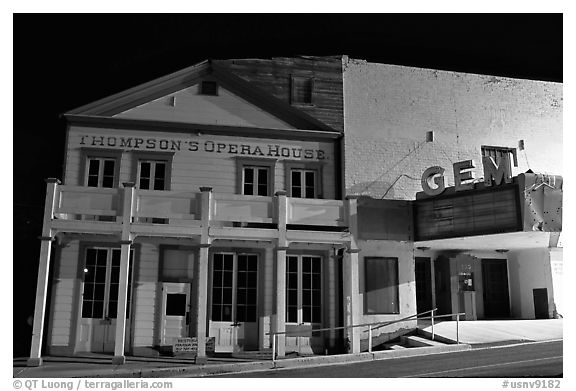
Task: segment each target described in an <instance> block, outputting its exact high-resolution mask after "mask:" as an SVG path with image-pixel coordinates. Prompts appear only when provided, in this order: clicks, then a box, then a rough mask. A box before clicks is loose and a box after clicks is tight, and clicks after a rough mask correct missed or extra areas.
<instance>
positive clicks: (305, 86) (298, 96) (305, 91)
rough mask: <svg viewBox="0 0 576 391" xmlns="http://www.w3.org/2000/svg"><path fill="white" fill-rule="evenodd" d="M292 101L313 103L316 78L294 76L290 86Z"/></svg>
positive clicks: (299, 103) (293, 102) (294, 102)
mask: <svg viewBox="0 0 576 391" xmlns="http://www.w3.org/2000/svg"><path fill="white" fill-rule="evenodd" d="M290 87H291V88H290V90H291V95H290V97H291V98H290V103H292V104H296V105H312V104H313V103H314V102H313V100H312V97H313V92H314V79H312V78H311V77H299V76H292V83H291V86H290Z"/></svg>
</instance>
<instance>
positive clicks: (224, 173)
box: [65, 127, 336, 199]
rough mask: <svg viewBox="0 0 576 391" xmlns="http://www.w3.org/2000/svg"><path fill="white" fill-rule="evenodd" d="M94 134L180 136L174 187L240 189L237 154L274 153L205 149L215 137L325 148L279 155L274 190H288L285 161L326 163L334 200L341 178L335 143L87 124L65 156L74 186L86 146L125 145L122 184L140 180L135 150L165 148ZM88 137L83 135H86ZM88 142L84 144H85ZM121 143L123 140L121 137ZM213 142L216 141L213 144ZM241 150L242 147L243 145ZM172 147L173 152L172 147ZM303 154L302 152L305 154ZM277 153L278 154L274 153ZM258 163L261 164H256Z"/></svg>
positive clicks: (264, 147) (263, 145)
mask: <svg viewBox="0 0 576 391" xmlns="http://www.w3.org/2000/svg"><path fill="white" fill-rule="evenodd" d="M92 136H95V137H101V136H104V137H105V139H106V140H107V139H108V137H113V138H116V140H119V138H120V137H124V138H129V137H131V138H133V139H134V138H136V137H138V138H143V139H155V140H168V141H180V144H181V149H180V150H179V151H173V152H174V157H173V162H172V171H171V189H172V190H179V191H180V190H183V191H198V188H199V187H201V186H210V187H212V188H213V189H214V191H215V192H222V193H228V194H237V193H238V189H237V186H238V185H237V179H236V175H237V165H238V164H239V163H238V159H239V158H241V159H245V158H247V159H249V158H251V157H252V158H270V157H269V156H259V155H256V156H252V155H247V154H245V155H242V154H241V153H238V154H230V153H227V151H222V152H221V153H218V152H206V151H205V150H204V143H206V142H208V143H210V142H214V143H215V144H218V143H221V144H227V145H229V144H231V143H232V144H237V145H238V146H241V145H242V144H245V145H249V146H251V148H252V152H254V151H255V149H256V147H259V148H260V150H261V151H262V152H263V153H264V154H265V155H267V154H268V153H269V145H272V146H277V145H278V146H280V147H283V148H290V149H292V148H298V149H302V150H313V151H317V150H322V151H323V153H324V157H325V158H324V159H321V160H318V159H316V157H317V153H316V152H314V157H315V158H314V159H304V158H303V157H301V158H300V159H298V158H296V159H295V158H293V157H290V158H282V157H277V159H278V160H277V164H276V169H275V172H274V181H275V186H274V188H275V190H276V191H277V190H287V189H286V184H285V182H286V181H285V176H286V172H285V166H284V162H287V161H289V162H294V161H295V160H296V161H300V162H304V163H305V162H310V163H317V162H319V161H320V162H322V163H323V169H322V171H323V175H322V178H323V183H322V190H323V197H324V198H326V199H333V198H334V197H335V194H336V180H335V165H334V145H333V144H332V143H330V142H317V141H294V140H274V139H255V138H246V137H231V136H216V135H202V136H197V135H196V134H184V133H181V134H180V133H167V132H137V131H128V130H122V131H120V130H109V129H91V128H85V127H71V129H70V134H69V148H70V149H69V151H68V153H67V160H66V173H65V183H66V184H70V185H80V186H83V185H84V172H81V171H82V169H83V167H84V162H83V161H82V159H83V158H84V157H83V153H82V147H87V148H100V149H103V150H120V151H121V150H124V153H123V154H122V159H121V165H120V173H119V180H118V183H119V184H121V183H123V182H133V181H135V180H136V178H134V177H133V176H134V173H135V171H136V170H134V169H133V164H134V163H135V156H134V153H142V152H147V151H150V152H162V151H161V150H159V148H156V149H154V150H152V149H150V150H146V149H143V148H142V145H140V148H139V149H134V148H132V149H130V148H128V149H126V148H120V147H118V146H115V147H109V146H106V145H105V146H100V145H94V146H93V145H92V141H91V140H92ZM82 137H84V138H82ZM82 142H83V144H82ZM188 143H198V150H197V151H190V150H188V149H189V148H190V144H188ZM116 144H117V145H118V142H116ZM209 145H211V144H209ZM238 149H239V152H240V148H238ZM167 152H172V151H170V150H168V151H167ZM301 154H302V155H303V152H302V153H301ZM273 158H276V157H273ZM255 164H257V163H255Z"/></svg>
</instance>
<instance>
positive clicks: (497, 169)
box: [482, 154, 512, 186]
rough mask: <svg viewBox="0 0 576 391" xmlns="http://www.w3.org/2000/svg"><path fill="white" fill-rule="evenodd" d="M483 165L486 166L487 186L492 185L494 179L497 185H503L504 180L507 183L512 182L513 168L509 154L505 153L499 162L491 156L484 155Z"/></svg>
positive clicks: (485, 181)
mask: <svg viewBox="0 0 576 391" xmlns="http://www.w3.org/2000/svg"><path fill="white" fill-rule="evenodd" d="M482 165H483V166H484V184H485V185H486V186H492V181H494V183H495V184H496V185H501V184H502V180H504V182H505V183H512V169H511V167H510V157H509V156H508V154H504V155H503V156H502V157H501V158H500V159H498V164H496V162H494V159H493V158H492V157H491V156H483V157H482Z"/></svg>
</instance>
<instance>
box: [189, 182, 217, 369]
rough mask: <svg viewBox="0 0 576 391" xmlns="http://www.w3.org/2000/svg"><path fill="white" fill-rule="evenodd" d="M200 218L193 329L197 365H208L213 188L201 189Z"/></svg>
mask: <svg viewBox="0 0 576 391" xmlns="http://www.w3.org/2000/svg"><path fill="white" fill-rule="evenodd" d="M200 191H201V195H200V216H201V220H202V234H201V237H200V250H199V257H198V262H197V264H196V266H197V267H196V270H195V272H196V273H195V274H194V284H195V285H196V303H195V304H196V305H195V306H196V317H195V319H194V320H193V324H192V327H193V328H194V329H195V331H196V338H197V340H198V350H197V353H196V363H197V364H203V363H206V361H207V358H206V339H207V337H208V334H207V332H206V328H207V325H206V323H207V314H208V260H209V250H210V244H211V243H212V239H211V238H210V220H211V219H212V208H213V199H212V188H211V187H201V188H200Z"/></svg>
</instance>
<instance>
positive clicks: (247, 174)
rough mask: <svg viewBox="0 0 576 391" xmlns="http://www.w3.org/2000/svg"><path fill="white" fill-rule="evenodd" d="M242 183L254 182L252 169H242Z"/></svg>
mask: <svg viewBox="0 0 576 391" xmlns="http://www.w3.org/2000/svg"><path fill="white" fill-rule="evenodd" d="M244 183H254V169H253V168H249V167H248V168H245V169H244Z"/></svg>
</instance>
